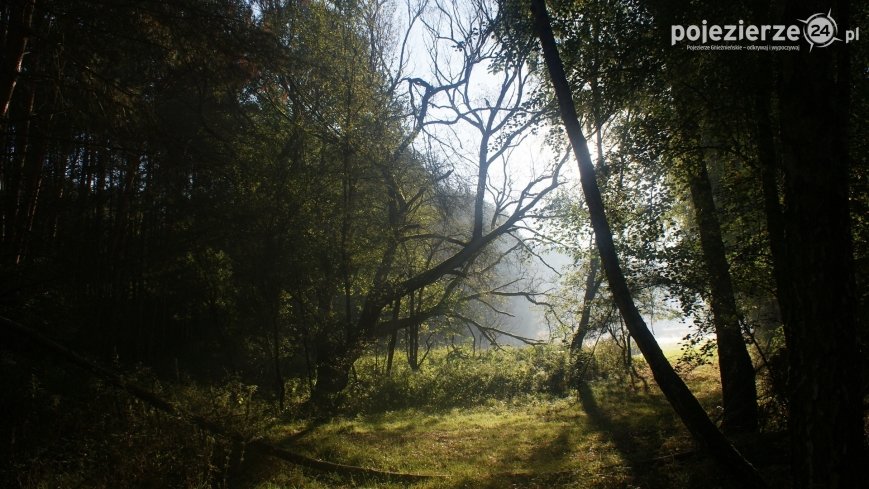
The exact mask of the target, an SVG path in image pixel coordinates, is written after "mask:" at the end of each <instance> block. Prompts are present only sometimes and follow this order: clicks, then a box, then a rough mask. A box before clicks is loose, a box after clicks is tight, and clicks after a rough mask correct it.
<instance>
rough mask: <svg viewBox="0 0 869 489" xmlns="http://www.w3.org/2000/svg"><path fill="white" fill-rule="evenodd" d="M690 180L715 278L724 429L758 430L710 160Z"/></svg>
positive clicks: (751, 377)
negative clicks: (713, 192) (714, 197)
mask: <svg viewBox="0 0 869 489" xmlns="http://www.w3.org/2000/svg"><path fill="white" fill-rule="evenodd" d="M688 183H689V187H690V188H691V200H692V202H693V204H694V214H695V215H696V217H697V227H698V230H699V232H700V246H701V248H702V249H703V261H704V264H705V265H706V274H707V276H708V278H709V290H710V294H711V300H710V302H711V306H712V322H713V324H714V325H715V337H716V343H717V345H718V368H719V371H720V373H721V395H722V401H723V404H724V418H723V420H722V421H721V430H722V431H724V432H725V433H740V432H743V433H744V432H753V431H756V430H757V386H756V385H755V379H754V365H753V364H752V363H751V357H750V356H749V355H748V349H747V348H746V347H745V341H744V340H743V338H742V330H741V328H740V325H739V323H740V315H739V310H738V309H737V307H736V299H735V297H734V293H733V281H732V280H731V277H730V265H729V264H728V263H727V256H726V252H725V249H724V240H723V239H722V237H721V225H720V224H719V222H718V216H717V214H716V211H715V201H714V199H713V198H712V185H711V184H710V182H709V173H708V171H707V169H706V161H705V160H704V159H703V158H702V157H701V158H699V159H698V161H697V162H696V168H689V169H688Z"/></svg>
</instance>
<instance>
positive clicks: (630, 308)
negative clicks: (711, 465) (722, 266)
mask: <svg viewBox="0 0 869 489" xmlns="http://www.w3.org/2000/svg"><path fill="white" fill-rule="evenodd" d="M531 5H532V11H533V14H534V26H535V29H536V31H537V35H538V37H539V38H540V43H541V45H542V47H543V56H544V59H545V61H546V66H547V68H548V71H549V75H550V78H551V81H552V85H553V88H554V89H555V94H556V97H557V98H558V105H559V108H560V112H561V118H562V121H563V123H564V126H565V130H566V131H567V136H568V138H569V139H570V143H571V146H572V147H573V152H574V156H575V157H576V159H577V162H578V164H579V172H580V176H581V180H582V182H581V183H582V190H583V193H584V195H585V199H586V202H587V203H588V207H589V214H590V219H591V224H592V228H593V229H594V235H595V241H596V243H597V247H598V251H599V253H600V258H601V263H602V265H603V269H604V272H605V273H606V277H607V281H608V282H609V286H610V290H611V291H612V294H613V297H614V298H615V300H616V303H617V304H618V307H619V311H620V312H621V314H622V317H623V318H624V320H625V323H626V325H627V327H628V330H629V331H630V333H631V335H632V336H633V337H634V340H635V341H636V343H637V346H638V347H639V348H640V351H642V353H643V356H644V357H645V359H646V361H647V362H648V364H649V367H650V368H651V370H652V374H653V375H654V377H655V381H656V382H657V383H658V386H659V387H660V388H661V391H662V392H663V393H664V395H665V396H666V397H667V400H668V401H669V402H670V404H671V405H672V406H673V409H674V410H675V411H676V412H677V413H678V414H679V417H680V418H681V419H682V422H683V423H684V424H685V426H686V427H687V428H688V430H689V431H690V432H691V434H692V435H693V436H694V439H695V440H697V441H698V442H699V443H700V444H702V445H703V446H704V447H706V448H707V449H708V450H709V452H710V453H711V454H712V455H713V456H714V457H715V458H716V459H717V460H718V461H719V462H721V463H722V465H724V466H725V467H727V468H728V469H730V471H731V473H732V474H733V475H734V476H735V477H736V478H738V479H739V480H740V481H741V482H742V483H743V484H744V485H745V486H749V487H766V484H765V483H764V482H763V479H761V477H760V475H759V474H758V472H757V470H756V469H755V468H754V467H753V466H752V465H751V464H750V463H749V462H748V461H747V460H746V459H745V458H744V457H743V456H742V455H741V454H740V453H739V452H738V451H737V450H736V449H735V448H734V447H733V445H732V444H731V443H730V442H729V441H728V440H727V438H725V437H724V435H722V434H721V432H720V431H719V430H718V428H716V426H715V424H713V423H712V421H711V420H710V419H709V416H707V414H706V412H705V411H704V410H703V407H702V406H701V405H700V403H699V402H698V401H697V398H695V397H694V395H693V394H692V393H691V391H690V390H689V389H688V387H687V386H686V385H685V383H684V382H683V381H682V379H681V378H680V377H679V376H678V375H677V374H676V372H675V371H674V370H673V367H672V365H670V363H669V362H668V361H667V358H666V357H665V356H664V353H663V352H662V351H661V348H660V346H658V343H657V342H656V341H655V337H654V336H653V335H652V333H651V331H649V328H648V327H647V326H646V324H645V322H644V321H643V318H642V316H641V315H640V312H639V310H638V309H637V307H636V305H635V304H634V301H633V298H632V297H631V292H630V290H629V289H628V286H627V282H626V280H625V277H624V273H623V272H622V269H621V265H620V263H619V259H618V256H617V255H616V250H615V244H614V243H613V237H612V231H611V230H610V227H609V222H607V218H606V214H605V212H604V206H603V199H602V198H601V194H600V189H599V188H598V186H597V182H596V181H595V172H594V166H593V164H592V161H591V156H590V154H589V151H588V145H587V144H586V141H585V136H584V135H583V134H582V127H581V126H580V124H579V119H578V117H577V114H576V107H575V106H574V103H573V97H572V93H571V91H570V86H569V85H568V82H567V77H566V76H565V73H564V67H563V65H562V63H561V58H560V56H559V55H558V50H557V48H556V45H555V38H554V36H553V34H552V27H551V25H550V22H549V17H548V14H547V12H546V4H545V1H544V0H532V2H531Z"/></svg>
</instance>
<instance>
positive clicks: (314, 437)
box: [249, 366, 724, 489]
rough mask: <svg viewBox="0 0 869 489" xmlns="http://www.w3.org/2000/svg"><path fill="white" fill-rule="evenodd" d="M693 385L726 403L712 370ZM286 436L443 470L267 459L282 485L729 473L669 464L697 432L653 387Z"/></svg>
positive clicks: (652, 478)
mask: <svg viewBox="0 0 869 489" xmlns="http://www.w3.org/2000/svg"><path fill="white" fill-rule="evenodd" d="M688 382H689V383H690V384H692V386H693V387H694V388H695V390H697V392H699V397H700V398H701V400H702V402H703V403H704V404H705V405H706V406H707V407H710V409H714V404H715V402H716V399H717V395H718V391H717V389H716V387H715V384H716V383H717V375H716V374H715V368H714V367H712V366H703V367H700V368H697V369H695V370H694V371H692V373H691V374H690V375H689V376H688ZM268 437H269V438H270V439H271V440H272V441H273V442H275V443H277V444H279V445H282V446H284V447H286V448H291V449H293V450H296V451H299V452H301V453H304V454H306V455H309V456H313V457H317V458H321V459H325V460H329V461H333V462H340V463H345V464H352V465H358V466H365V467H374V468H379V469H384V470H390V471H399V472H407V473H419V474H433V475H434V474H437V475H443V476H445V477H439V478H434V479H431V480H427V481H422V482H418V483H414V484H408V483H401V482H394V481H389V480H377V479H367V480H360V479H351V478H344V477H339V476H335V475H323V474H318V473H315V472H313V471H306V470H301V469H298V468H295V467H291V466H286V465H279V464H275V463H273V462H272V463H266V464H261V465H260V466H259V469H258V471H257V472H256V473H255V474H249V475H250V476H251V477H252V479H251V480H256V481H258V482H257V483H255V484H254V487H256V488H258V489H274V488H296V487H298V488H301V487H304V488H315V489H316V488H327V487H330V488H331V487H377V488H399V487H413V488H465V487H467V488H502V487H508V488H510V487H512V488H538V487H539V488H544V487H564V488H567V487H570V488H617V487H618V488H624V487H643V488H646V487H674V488H678V487H685V488H687V487H718V486H717V485H716V484H718V483H719V482H720V481H722V480H724V477H723V476H715V475H714V474H715V471H716V468H715V467H713V466H711V464H710V463H709V462H708V461H705V460H702V459H697V460H694V459H690V460H688V461H680V460H672V461H670V460H666V459H663V460H661V457H666V456H667V455H674V454H684V453H685V452H688V451H690V450H691V449H692V443H691V440H690V438H689V436H688V434H687V432H686V431H685V429H684V428H683V427H682V425H681V423H680V422H679V421H678V419H677V418H676V416H675V414H674V413H673V412H672V410H671V409H670V408H669V406H668V405H667V404H666V401H665V400H664V399H663V397H662V395H661V394H660V393H659V392H658V391H656V390H655V389H654V388H651V389H650V390H649V392H645V391H644V390H643V389H641V388H636V389H635V388H630V387H628V386H625V385H618V384H615V383H613V382H610V381H607V382H603V381H600V382H590V383H587V384H585V386H584V387H582V388H581V389H579V391H578V392H577V393H575V394H573V395H570V396H568V397H563V398H559V397H552V396H545V395H539V394H537V395H527V396H524V397H514V398H512V399H510V400H500V401H495V400H489V401H487V402H484V403H481V404H479V405H476V406H470V407H457V408H452V409H420V408H406V409H397V410H391V411H384V412H374V413H368V414H360V415H356V416H349V417H342V418H337V419H334V420H331V421H329V422H326V423H323V424H306V423H302V422H295V423H287V424H284V425H280V426H277V427H275V428H274V429H273V430H272V431H271V432H270V433H269V435H268Z"/></svg>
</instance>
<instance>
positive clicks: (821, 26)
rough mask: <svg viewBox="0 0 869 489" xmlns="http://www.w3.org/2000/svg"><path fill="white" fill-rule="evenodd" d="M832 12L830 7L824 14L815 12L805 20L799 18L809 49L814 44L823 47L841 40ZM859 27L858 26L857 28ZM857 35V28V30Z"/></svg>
mask: <svg viewBox="0 0 869 489" xmlns="http://www.w3.org/2000/svg"><path fill="white" fill-rule="evenodd" d="M832 13H833V10H832V9H831V10H830V11H829V12H827V13H826V14H815V15H813V16H811V17H809V18H808V19H806V20H800V22H802V23H803V24H805V25H804V26H803V37H805V38H806V42H808V43H809V51H811V50H812V48H814V47H815V46H818V47H819V48H825V47H827V46H829V45H830V44H833V41H841V39H839V38H838V37H836V34H837V33H838V32H839V26H838V25H837V24H836V21H835V20H834V19H833V16H832V15H830V14H832ZM858 29H859V28H858ZM857 32H858V35H859V30H858V31H857Z"/></svg>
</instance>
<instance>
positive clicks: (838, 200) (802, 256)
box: [775, 1, 867, 488]
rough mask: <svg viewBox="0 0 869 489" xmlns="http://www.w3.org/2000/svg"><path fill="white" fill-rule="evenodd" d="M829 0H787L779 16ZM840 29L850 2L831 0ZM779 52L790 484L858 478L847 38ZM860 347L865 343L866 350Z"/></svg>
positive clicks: (862, 459) (861, 456)
mask: <svg viewBox="0 0 869 489" xmlns="http://www.w3.org/2000/svg"><path fill="white" fill-rule="evenodd" d="M829 8H830V5H829V4H825V5H823V6H821V5H820V4H819V3H817V2H809V1H791V2H788V3H787V4H786V8H785V15H784V16H783V17H784V18H802V17H799V16H800V15H804V14H805V13H806V12H821V11H823V12H826V11H827V10H829ZM832 15H833V16H834V17H835V19H836V21H837V22H838V26H839V33H840V34H841V33H842V32H844V31H845V30H847V29H848V28H849V22H848V2H846V1H840V2H836V4H834V5H832ZM836 44H837V45H836V46H835V48H834V49H830V48H824V49H818V48H816V49H813V50H812V51H811V52H809V50H808V49H803V50H802V51H800V52H799V53H795V54H793V55H791V56H787V57H783V58H782V71H781V81H780V84H779V86H778V94H779V101H780V107H779V110H780V116H779V120H780V123H781V142H782V163H783V168H782V169H783V173H784V197H785V209H784V215H783V224H784V233H785V239H786V242H787V246H786V250H785V256H784V257H783V258H784V259H783V260H777V261H776V263H775V266H776V268H777V270H778V272H777V273H782V274H783V278H784V279H785V282H786V283H785V284H784V285H785V286H784V287H783V288H782V290H780V291H779V293H780V294H782V295H783V297H785V298H786V299H785V301H784V302H783V305H785V306H786V307H788V308H789V309H790V310H789V312H788V313H787V314H784V318H785V321H786V322H785V328H786V331H787V341H788V344H787V349H788V363H789V366H790V374H789V379H788V380H789V386H788V387H789V391H790V392H789V408H790V419H789V422H790V430H791V437H792V444H793V445H792V454H793V465H792V466H793V475H794V483H795V485H796V487H799V488H803V487H805V488H809V487H826V488H845V487H860V486H862V485H863V484H864V482H865V480H864V481H863V482H861V480H863V479H864V477H865V475H864V474H865V471H866V469H865V468H866V466H867V465H866V463H867V457H866V453H865V451H864V447H863V431H864V425H863V413H862V406H861V404H862V395H861V389H860V385H861V383H860V376H861V372H860V368H859V365H860V364H861V362H860V359H861V356H860V355H861V354H860V352H859V350H858V348H859V347H858V341H857V329H856V326H855V323H856V314H855V307H856V306H855V304H856V292H855V278H854V275H853V270H854V267H853V254H852V243H851V230H850V212H849V203H848V190H849V189H848V179H849V153H848V134H849V128H848V117H849V115H850V114H849V113H850V110H849V100H848V99H849V96H850V94H849V91H850V79H849V75H850V66H849V50H850V45H848V44H845V43H836ZM864 354H865V352H864Z"/></svg>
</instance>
